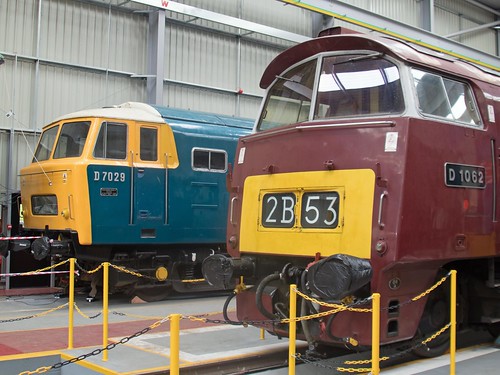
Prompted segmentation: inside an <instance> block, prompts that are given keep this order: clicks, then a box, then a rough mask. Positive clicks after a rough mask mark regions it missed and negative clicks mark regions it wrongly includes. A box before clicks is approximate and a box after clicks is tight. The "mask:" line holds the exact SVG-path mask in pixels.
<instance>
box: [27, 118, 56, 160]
mask: <svg viewBox="0 0 500 375" xmlns="http://www.w3.org/2000/svg"><path fill="white" fill-rule="evenodd" d="M58 131H59V126H54V127H52V128H50V129H47V130H45V131H44V132H43V134H42V136H41V138H40V142H38V147H37V148H36V151H35V156H34V158H33V163H35V162H36V161H43V160H48V159H49V158H50V154H51V153H52V149H53V148H54V144H55V143H56V138H57V132H58Z"/></svg>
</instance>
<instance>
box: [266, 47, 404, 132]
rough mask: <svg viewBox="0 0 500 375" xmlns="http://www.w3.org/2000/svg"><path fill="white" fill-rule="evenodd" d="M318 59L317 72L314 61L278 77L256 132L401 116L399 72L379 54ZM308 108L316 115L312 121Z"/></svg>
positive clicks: (316, 62) (402, 107)
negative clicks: (345, 119) (312, 123)
mask: <svg viewBox="0 0 500 375" xmlns="http://www.w3.org/2000/svg"><path fill="white" fill-rule="evenodd" d="M319 58H320V59H321V62H320V66H321V68H320V70H319V71H317V68H316V67H317V66H318V60H317V59H314V60H311V61H308V62H306V63H304V64H301V65H298V66H297V67H295V68H293V69H291V70H289V71H288V72H286V73H284V74H283V76H277V77H276V80H275V82H274V84H273V86H272V87H271V88H270V90H269V91H268V95H267V97H266V102H265V104H264V107H263V110H262V113H261V116H260V120H259V124H258V126H257V131H261V130H266V129H271V128H276V127H279V126H282V125H288V124H294V123H299V122H303V121H308V120H310V119H312V120H322V119H334V118H342V117H356V116H365V117H367V116H373V115H383V114H393V113H401V112H403V110H404V97H403V90H402V87H401V78H400V75H399V70H398V68H397V66H396V65H395V64H393V63H392V62H391V61H389V60H387V59H385V58H383V56H382V54H381V53H371V54H366V53H365V54H337V55H332V56H324V57H319ZM315 82H317V83H316V84H315ZM313 100H314V103H312V102H313ZM312 105H314V112H313V113H312V118H310V115H311V106H312Z"/></svg>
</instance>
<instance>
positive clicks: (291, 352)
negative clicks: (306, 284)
mask: <svg viewBox="0 0 500 375" xmlns="http://www.w3.org/2000/svg"><path fill="white" fill-rule="evenodd" d="M296 288H297V286H296V285H295V284H292V285H290V323H288V339H289V343H288V361H289V362H288V375H295V351H296V345H295V340H296V329H297V327H296V326H297V321H296V319H297V291H296Z"/></svg>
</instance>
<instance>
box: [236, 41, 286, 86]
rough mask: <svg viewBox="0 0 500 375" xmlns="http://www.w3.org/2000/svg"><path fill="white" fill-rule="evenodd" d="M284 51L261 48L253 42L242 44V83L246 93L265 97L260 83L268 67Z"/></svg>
mask: <svg viewBox="0 0 500 375" xmlns="http://www.w3.org/2000/svg"><path fill="white" fill-rule="evenodd" d="M283 50H284V49H277V48H273V47H266V48H264V47H263V46H259V45H258V44H255V43H251V42H242V43H241V81H240V88H241V89H243V91H244V92H247V93H252V94H257V95H264V91H263V90H262V89H261V88H260V86H259V82H260V78H261V77H262V73H264V70H265V69H266V67H267V65H268V64H269V63H270V62H271V61H272V60H273V59H274V58H275V57H276V56H277V55H278V54H279V53H280V52H282V51H283Z"/></svg>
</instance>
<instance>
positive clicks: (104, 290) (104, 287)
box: [102, 262, 109, 361]
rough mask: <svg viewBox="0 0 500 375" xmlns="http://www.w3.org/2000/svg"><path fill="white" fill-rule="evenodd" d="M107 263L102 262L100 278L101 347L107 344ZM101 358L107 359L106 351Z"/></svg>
mask: <svg viewBox="0 0 500 375" xmlns="http://www.w3.org/2000/svg"><path fill="white" fill-rule="evenodd" d="M108 283H109V263H108V262H104V263H103V279H102V348H103V349H104V348H105V347H106V346H108V294H109V285H108ZM102 360H103V361H107V360H108V351H107V350H104V351H103V352H102Z"/></svg>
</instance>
